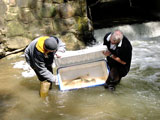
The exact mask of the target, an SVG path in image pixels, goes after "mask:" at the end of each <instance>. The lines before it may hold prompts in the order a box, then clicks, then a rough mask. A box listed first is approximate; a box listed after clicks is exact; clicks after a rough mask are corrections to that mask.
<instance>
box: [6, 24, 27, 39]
mask: <svg viewBox="0 0 160 120" xmlns="http://www.w3.org/2000/svg"><path fill="white" fill-rule="evenodd" d="M24 32H25V29H24V28H23V25H22V24H20V23H19V22H18V21H10V22H8V23H7V34H6V36H7V37H14V36H19V35H23V34H24Z"/></svg>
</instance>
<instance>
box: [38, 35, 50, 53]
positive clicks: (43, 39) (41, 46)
mask: <svg viewBox="0 0 160 120" xmlns="http://www.w3.org/2000/svg"><path fill="white" fill-rule="evenodd" d="M47 38H49V36H43V37H40V38H39V39H38V41H37V43H36V48H37V50H38V51H40V52H41V53H45V50H44V47H43V46H44V41H45V40H46V39H47Z"/></svg>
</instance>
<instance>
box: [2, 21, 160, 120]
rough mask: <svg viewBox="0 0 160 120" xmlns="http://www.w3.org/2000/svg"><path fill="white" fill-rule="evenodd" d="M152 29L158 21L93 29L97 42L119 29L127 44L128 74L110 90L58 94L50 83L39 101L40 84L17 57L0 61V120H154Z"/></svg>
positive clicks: (157, 55) (159, 88)
mask: <svg viewBox="0 0 160 120" xmlns="http://www.w3.org/2000/svg"><path fill="white" fill-rule="evenodd" d="M158 26H160V23H159V22H150V23H146V24H137V25H124V26H118V27H113V28H104V29H99V30H95V34H94V35H95V38H96V39H97V40H98V41H99V43H102V39H103V37H104V35H105V33H106V32H109V31H112V30H114V29H120V30H122V31H123V32H124V34H125V35H126V36H127V37H128V38H129V39H130V41H131V43H132V46H133V57H132V65H131V70H130V72H129V74H128V75H127V76H126V77H124V78H123V79H122V81H121V83H120V84H119V85H118V86H117V88H116V91H115V92H109V91H108V90H106V89H104V87H103V86H98V87H92V88H83V89H78V90H71V91H65V92H62V91H59V88H58V86H56V85H54V86H53V89H52V90H51V91H50V93H49V97H47V99H45V100H43V99H41V98H40V97H39V87H40V83H39V81H38V80H37V77H36V76H33V74H32V73H33V72H31V71H30V73H28V72H27V71H26V70H28V67H27V65H26V64H24V57H23V56H21V57H18V58H16V59H6V58H5V59H2V60H0V76H1V77H0V82H1V83H0V120H159V119H160V60H159V59H160V28H158ZM15 65H17V66H19V69H18V68H14V67H15ZM22 68H23V69H22ZM32 76H33V77H32Z"/></svg>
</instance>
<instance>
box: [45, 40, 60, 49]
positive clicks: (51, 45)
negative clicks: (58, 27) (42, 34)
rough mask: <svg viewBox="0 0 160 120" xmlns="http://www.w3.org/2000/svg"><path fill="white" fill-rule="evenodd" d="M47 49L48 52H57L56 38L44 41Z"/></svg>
mask: <svg viewBox="0 0 160 120" xmlns="http://www.w3.org/2000/svg"><path fill="white" fill-rule="evenodd" d="M44 46H45V49H47V50H57V46H58V43H57V40H56V38H54V37H49V38H47V39H46V40H45V41H44Z"/></svg>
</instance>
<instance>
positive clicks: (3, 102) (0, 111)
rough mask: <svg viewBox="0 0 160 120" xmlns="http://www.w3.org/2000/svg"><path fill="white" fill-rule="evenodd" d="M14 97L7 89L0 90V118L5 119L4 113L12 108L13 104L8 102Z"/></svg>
mask: <svg viewBox="0 0 160 120" xmlns="http://www.w3.org/2000/svg"><path fill="white" fill-rule="evenodd" d="M13 98H14V97H13V96H12V94H11V93H9V92H7V91H1V90H0V119H1V120H3V119H5V115H6V114H7V113H8V111H9V110H10V109H12V108H14V105H13V104H12V103H11V102H10V101H11V100H12V99H13Z"/></svg>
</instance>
